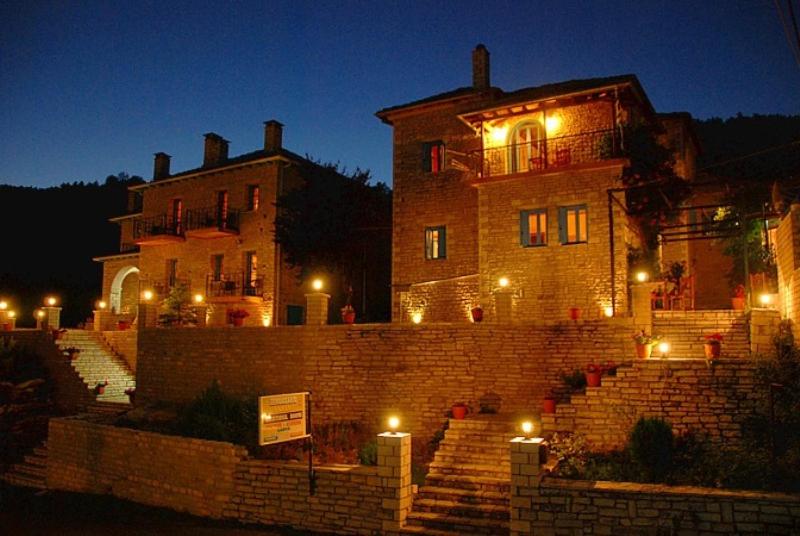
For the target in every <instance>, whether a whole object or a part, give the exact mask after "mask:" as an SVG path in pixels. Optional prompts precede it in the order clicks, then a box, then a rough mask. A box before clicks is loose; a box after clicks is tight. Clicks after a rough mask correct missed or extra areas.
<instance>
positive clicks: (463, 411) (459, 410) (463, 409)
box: [451, 405, 469, 420]
mask: <svg viewBox="0 0 800 536" xmlns="http://www.w3.org/2000/svg"><path fill="white" fill-rule="evenodd" d="M451 410H452V411H453V418H454V419H459V420H460V419H463V418H464V417H466V416H467V412H468V411H469V408H467V406H461V405H459V406H453V407H452V408H451Z"/></svg>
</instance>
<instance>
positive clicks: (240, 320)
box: [228, 309, 250, 327]
mask: <svg viewBox="0 0 800 536" xmlns="http://www.w3.org/2000/svg"><path fill="white" fill-rule="evenodd" d="M248 316H250V313H248V312H247V311H245V310H244V309H229V310H228V319H229V323H231V324H233V325H234V326H236V327H240V326H243V325H244V319H245V318H247V317H248Z"/></svg>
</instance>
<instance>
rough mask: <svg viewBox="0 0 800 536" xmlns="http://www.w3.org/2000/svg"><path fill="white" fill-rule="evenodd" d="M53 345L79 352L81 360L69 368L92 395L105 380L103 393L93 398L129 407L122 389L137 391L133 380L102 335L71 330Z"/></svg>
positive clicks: (123, 361)
mask: <svg viewBox="0 0 800 536" xmlns="http://www.w3.org/2000/svg"><path fill="white" fill-rule="evenodd" d="M56 344H57V345H58V347H59V349H60V350H63V349H64V348H67V347H70V346H74V347H75V348H79V349H80V351H81V352H80V357H78V358H77V359H74V360H72V362H71V365H72V368H73V369H75V371H76V372H77V373H78V375H79V376H80V377H81V380H83V383H84V384H86V388H87V389H89V390H90V391H91V392H92V393H93V394H94V388H95V386H96V385H97V384H98V383H99V382H103V381H105V380H108V385H107V386H106V388H105V392H104V393H103V394H101V395H97V396H96V399H97V400H98V401H99V402H116V403H125V404H127V403H128V395H126V394H125V389H127V388H129V387H136V379H135V377H134V375H133V372H131V370H130V368H129V367H128V365H127V363H125V360H124V359H122V358H121V357H119V356H118V355H116V354H115V353H114V352H113V351H112V350H111V348H109V346H108V344H107V343H106V341H105V339H104V338H103V336H102V334H101V333H99V332H95V331H85V330H76V329H70V330H68V331H67V332H66V333H65V334H64V335H63V336H62V337H61V339H59V340H57V341H56Z"/></svg>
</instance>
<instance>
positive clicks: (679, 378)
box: [542, 359, 766, 449]
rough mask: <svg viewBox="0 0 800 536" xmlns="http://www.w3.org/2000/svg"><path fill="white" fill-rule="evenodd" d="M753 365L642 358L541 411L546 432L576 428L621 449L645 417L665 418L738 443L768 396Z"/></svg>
mask: <svg viewBox="0 0 800 536" xmlns="http://www.w3.org/2000/svg"><path fill="white" fill-rule="evenodd" d="M753 373H754V366H753V363H752V362H751V361H749V360H745V359H720V360H718V362H716V364H714V365H713V366H709V365H708V364H707V363H706V362H705V360H678V359H675V360H672V359H669V360H659V359H655V360H646V361H645V360H640V361H634V363H633V367H632V368H620V369H619V371H618V373H617V376H615V377H611V376H603V378H602V384H601V386H600V387H587V389H586V394H579V395H573V396H572V397H571V400H570V403H569V404H559V405H558V406H557V407H556V413H555V414H545V415H542V426H543V428H544V430H545V432H546V433H550V432H577V433H580V434H582V435H583V436H585V437H586V439H587V440H588V441H589V442H590V443H591V445H592V447H593V448H597V449H612V448H619V447H622V446H623V445H624V444H625V443H626V442H627V438H628V434H629V432H630V430H631V428H632V427H633V425H634V424H635V423H636V421H637V420H638V419H639V418H640V417H663V418H665V419H666V420H668V421H669V422H670V424H671V425H672V428H673V430H674V431H675V433H681V432H688V431H693V432H696V433H699V434H702V435H705V436H707V437H708V438H709V439H711V440H712V441H715V442H717V443H725V444H727V445H729V446H730V445H733V444H736V443H737V442H738V441H739V440H740V439H741V423H742V421H743V420H744V419H745V418H746V417H748V416H749V415H752V414H753V413H754V411H755V409H756V406H757V404H758V402H759V401H760V400H761V399H762V397H764V396H765V395H766V393H765V392H763V391H762V390H760V389H758V388H757V386H756V381H755V378H754V375H753Z"/></svg>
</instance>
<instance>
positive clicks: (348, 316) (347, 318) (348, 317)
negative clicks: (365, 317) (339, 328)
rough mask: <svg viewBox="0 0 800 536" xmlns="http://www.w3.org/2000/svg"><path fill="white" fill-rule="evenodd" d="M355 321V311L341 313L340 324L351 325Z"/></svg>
mask: <svg viewBox="0 0 800 536" xmlns="http://www.w3.org/2000/svg"><path fill="white" fill-rule="evenodd" d="M355 321H356V312H355V311H349V312H343V313H342V322H344V323H345V324H352V323H354V322H355Z"/></svg>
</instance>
